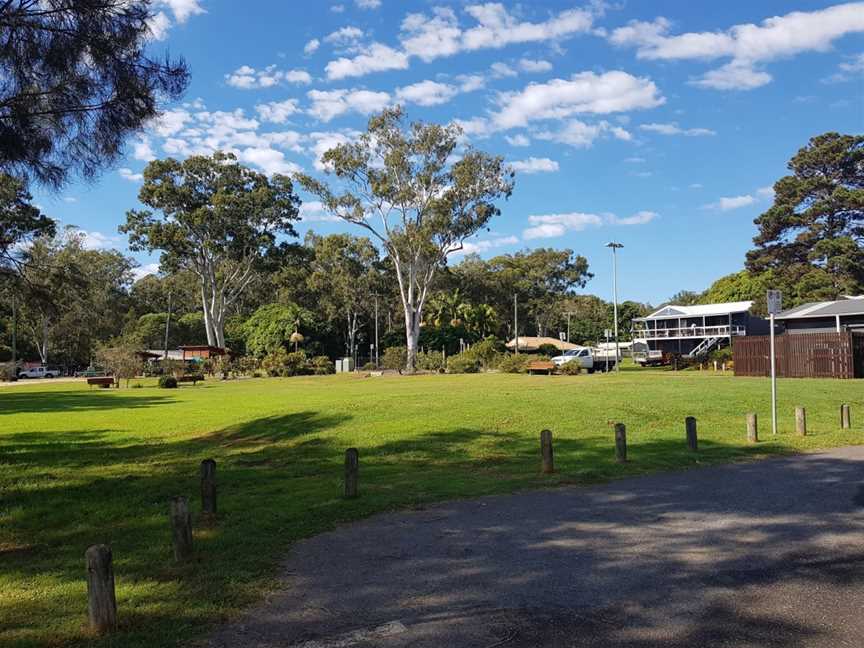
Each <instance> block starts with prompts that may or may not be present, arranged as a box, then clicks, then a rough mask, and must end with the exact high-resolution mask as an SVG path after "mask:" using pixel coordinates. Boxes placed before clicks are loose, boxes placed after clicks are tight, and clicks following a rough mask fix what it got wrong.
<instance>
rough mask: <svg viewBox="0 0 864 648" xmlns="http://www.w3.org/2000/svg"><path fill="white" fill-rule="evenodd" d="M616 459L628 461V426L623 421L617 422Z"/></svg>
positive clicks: (622, 461) (619, 461)
mask: <svg viewBox="0 0 864 648" xmlns="http://www.w3.org/2000/svg"><path fill="white" fill-rule="evenodd" d="M615 461H617V462H618V463H626V462H627V426H626V425H624V424H623V423H616V424H615Z"/></svg>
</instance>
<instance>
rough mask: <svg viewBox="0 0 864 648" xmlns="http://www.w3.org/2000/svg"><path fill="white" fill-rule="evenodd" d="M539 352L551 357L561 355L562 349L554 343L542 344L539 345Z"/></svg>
mask: <svg viewBox="0 0 864 648" xmlns="http://www.w3.org/2000/svg"><path fill="white" fill-rule="evenodd" d="M537 353H539V354H540V355H543V356H549V357H550V358H554V357H555V356H559V355H561V351H559V350H558V347H556V346H555V345H554V344H541V345H540V346H539V347H537Z"/></svg>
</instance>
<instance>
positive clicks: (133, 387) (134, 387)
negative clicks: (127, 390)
mask: <svg viewBox="0 0 864 648" xmlns="http://www.w3.org/2000/svg"><path fill="white" fill-rule="evenodd" d="M143 388H144V385H142V384H141V383H135V384H134V385H132V389H143Z"/></svg>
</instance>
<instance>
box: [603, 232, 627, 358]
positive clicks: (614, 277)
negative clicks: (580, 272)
mask: <svg viewBox="0 0 864 648" xmlns="http://www.w3.org/2000/svg"><path fill="white" fill-rule="evenodd" d="M606 247H608V248H612V311H613V313H614V319H615V371H616V373H617V372H618V371H620V370H621V351H620V348H619V346H618V255H617V252H618V250H620V249H621V248H623V247H624V246H623V245H622V244H621V243H615V242H614V241H612V242H609V243H607V244H606Z"/></svg>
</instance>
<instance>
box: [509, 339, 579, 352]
mask: <svg viewBox="0 0 864 648" xmlns="http://www.w3.org/2000/svg"><path fill="white" fill-rule="evenodd" d="M542 344H551V345H553V346H554V347H555V348H556V349H558V350H559V351H569V350H570V349H578V348H579V345H578V344H571V343H570V342H562V341H561V340H559V339H558V338H553V337H531V336H528V335H520V336H519V350H520V351H536V350H537V349H539V348H540V345H542ZM504 346H506V347H507V348H508V349H515V348H516V340H515V339H514V340H510V341H509V342H508V343H507V344H505V345H504Z"/></svg>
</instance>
